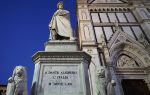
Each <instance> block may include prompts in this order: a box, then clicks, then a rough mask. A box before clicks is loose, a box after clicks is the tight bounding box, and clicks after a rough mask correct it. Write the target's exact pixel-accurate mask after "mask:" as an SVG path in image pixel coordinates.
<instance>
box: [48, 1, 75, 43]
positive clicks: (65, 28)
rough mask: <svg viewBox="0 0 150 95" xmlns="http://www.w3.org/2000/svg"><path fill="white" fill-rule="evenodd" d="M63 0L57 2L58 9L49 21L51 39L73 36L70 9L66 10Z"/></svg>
mask: <svg viewBox="0 0 150 95" xmlns="http://www.w3.org/2000/svg"><path fill="white" fill-rule="evenodd" d="M63 8H64V5H63V2H62V1H61V2H59V3H58V4H57V11H56V12H55V13H54V15H53V17H52V20H51V22H50V23H49V29H50V39H51V40H69V39H72V38H73V31H72V28H71V24H70V14H69V11H67V10H64V9H63Z"/></svg>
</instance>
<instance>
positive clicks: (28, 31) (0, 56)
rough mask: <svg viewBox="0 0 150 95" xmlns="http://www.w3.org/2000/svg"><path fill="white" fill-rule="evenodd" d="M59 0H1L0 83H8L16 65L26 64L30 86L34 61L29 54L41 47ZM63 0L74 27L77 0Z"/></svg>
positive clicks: (42, 47)
mask: <svg viewBox="0 0 150 95" xmlns="http://www.w3.org/2000/svg"><path fill="white" fill-rule="evenodd" d="M59 1H60V0H0V84H7V80H8V78H9V77H10V76H11V75H12V71H13V69H14V68H15V66H17V65H22V66H25V67H26V68H27V73H28V88H29V89H30V88H31V84H32V78H33V71H34V64H33V62H32V55H33V54H34V53H36V52H37V51H43V50H44V43H45V42H46V41H47V40H48V37H49V30H48V24H49V22H50V20H51V17H52V15H53V13H54V12H55V11H56V5H57V3H58V2H59ZM61 1H64V6H65V9H67V10H69V11H70V15H71V23H72V27H73V29H74V30H75V29H76V24H77V21H76V0H61Z"/></svg>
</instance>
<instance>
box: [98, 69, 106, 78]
mask: <svg viewBox="0 0 150 95" xmlns="http://www.w3.org/2000/svg"><path fill="white" fill-rule="evenodd" d="M96 73H97V76H98V77H100V78H104V77H105V68H104V67H100V68H97V71H96Z"/></svg>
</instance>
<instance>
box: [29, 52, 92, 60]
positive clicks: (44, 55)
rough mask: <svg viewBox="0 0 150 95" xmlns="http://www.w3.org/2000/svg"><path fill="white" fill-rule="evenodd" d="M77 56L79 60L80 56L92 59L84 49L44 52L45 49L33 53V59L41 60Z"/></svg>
mask: <svg viewBox="0 0 150 95" xmlns="http://www.w3.org/2000/svg"><path fill="white" fill-rule="evenodd" d="M72 58H73V59H72ZM77 58H78V59H79V60H81V59H80V58H82V59H85V60H87V61H89V62H90V60H91V56H90V55H88V54H87V53H85V52H82V51H77V52H43V51H39V52H37V53H35V54H34V55H33V57H32V60H33V61H40V60H43V59H46V60H60V61H63V60H67V59H68V60H77Z"/></svg>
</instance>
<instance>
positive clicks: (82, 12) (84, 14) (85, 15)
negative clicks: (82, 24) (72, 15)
mask: <svg viewBox="0 0 150 95" xmlns="http://www.w3.org/2000/svg"><path fill="white" fill-rule="evenodd" d="M79 19H80V20H90V15H89V12H88V9H79Z"/></svg>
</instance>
